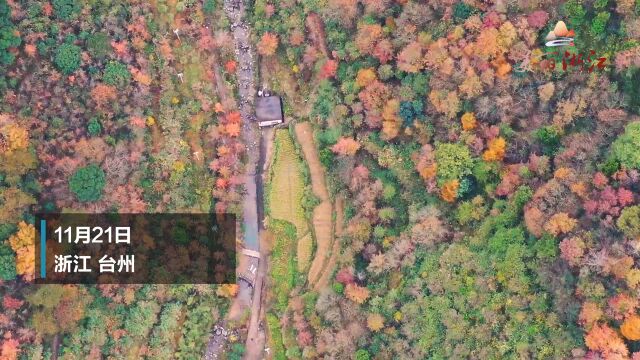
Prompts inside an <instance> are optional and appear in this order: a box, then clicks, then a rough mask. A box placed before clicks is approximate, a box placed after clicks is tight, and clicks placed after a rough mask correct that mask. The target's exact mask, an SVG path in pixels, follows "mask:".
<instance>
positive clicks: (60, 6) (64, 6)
mask: <svg viewBox="0 0 640 360" xmlns="http://www.w3.org/2000/svg"><path fill="white" fill-rule="evenodd" d="M82 3H83V2H82V1H78V0H53V12H54V13H55V14H56V16H57V17H58V18H60V19H62V20H72V19H74V18H75V17H76V16H77V15H78V14H79V13H80V10H82Z"/></svg>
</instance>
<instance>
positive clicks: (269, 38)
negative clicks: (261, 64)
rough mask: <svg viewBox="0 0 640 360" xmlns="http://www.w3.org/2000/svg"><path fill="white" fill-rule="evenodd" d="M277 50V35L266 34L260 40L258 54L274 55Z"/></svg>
mask: <svg viewBox="0 0 640 360" xmlns="http://www.w3.org/2000/svg"><path fill="white" fill-rule="evenodd" d="M277 48H278V35H276V34H273V33H270V32H266V33H264V34H263V35H262V37H261V38H260V42H259V43H258V53H259V54H260V55H264V56H270V55H273V54H275V52H276V49H277Z"/></svg>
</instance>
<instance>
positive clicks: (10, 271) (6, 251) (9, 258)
mask: <svg viewBox="0 0 640 360" xmlns="http://www.w3.org/2000/svg"><path fill="white" fill-rule="evenodd" d="M16 276H17V273H16V257H15V255H14V253H13V250H11V248H10V247H9V246H7V245H4V244H0V280H4V281H9V280H13V279H15V278H16Z"/></svg>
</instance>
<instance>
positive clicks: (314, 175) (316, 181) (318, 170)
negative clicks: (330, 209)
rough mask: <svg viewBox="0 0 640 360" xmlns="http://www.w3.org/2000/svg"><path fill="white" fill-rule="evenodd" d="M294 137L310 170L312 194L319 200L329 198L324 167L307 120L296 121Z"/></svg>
mask: <svg viewBox="0 0 640 360" xmlns="http://www.w3.org/2000/svg"><path fill="white" fill-rule="evenodd" d="M295 133H296V139H298V143H300V147H302V153H303V154H304V158H305V160H306V161H307V164H308V165H309V170H310V172H311V189H312V190H313V194H314V195H315V196H317V197H318V198H319V199H320V200H321V201H326V200H329V191H328V190H327V183H326V181H325V178H324V176H325V174H324V168H323V167H322V164H321V163H320V157H319V156H318V149H316V144H315V143H314V142H313V130H312V128H311V124H310V123H309V122H302V123H297V124H296V126H295Z"/></svg>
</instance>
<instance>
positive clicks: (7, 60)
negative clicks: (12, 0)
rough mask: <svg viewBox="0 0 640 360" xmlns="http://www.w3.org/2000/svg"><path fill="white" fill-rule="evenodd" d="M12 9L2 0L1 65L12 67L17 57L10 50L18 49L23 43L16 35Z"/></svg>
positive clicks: (0, 10)
mask: <svg viewBox="0 0 640 360" xmlns="http://www.w3.org/2000/svg"><path fill="white" fill-rule="evenodd" d="M10 15H11V9H9V5H7V0H0V65H5V66H6V65H11V64H12V63H13V61H14V60H15V55H13V54H12V53H10V52H9V51H8V50H9V48H12V47H17V46H19V45H20V43H21V42H22V41H21V40H20V37H19V36H17V35H16V32H15V30H16V28H15V26H14V25H13V23H12V22H11V16H10Z"/></svg>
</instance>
